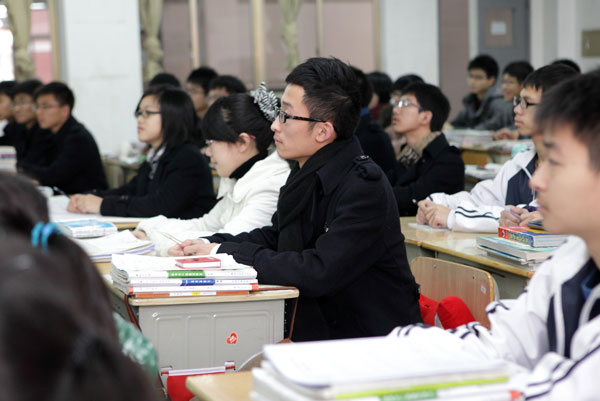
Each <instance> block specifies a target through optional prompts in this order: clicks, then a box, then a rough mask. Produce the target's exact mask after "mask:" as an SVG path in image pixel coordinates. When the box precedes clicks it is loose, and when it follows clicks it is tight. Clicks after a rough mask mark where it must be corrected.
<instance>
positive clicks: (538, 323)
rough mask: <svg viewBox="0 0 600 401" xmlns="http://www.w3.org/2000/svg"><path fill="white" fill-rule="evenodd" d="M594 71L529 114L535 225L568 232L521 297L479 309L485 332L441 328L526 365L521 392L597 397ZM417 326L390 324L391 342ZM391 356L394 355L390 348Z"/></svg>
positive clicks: (597, 95)
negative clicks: (539, 221) (537, 134)
mask: <svg viewBox="0 0 600 401" xmlns="http://www.w3.org/2000/svg"><path fill="white" fill-rule="evenodd" d="M598 104H600V71H598V70H597V71H595V72H592V73H588V74H584V75H582V76H578V77H576V78H573V79H570V80H567V81H566V82H564V83H562V84H560V85H558V86H557V87H556V88H553V89H552V90H551V91H548V92H545V93H544V96H543V98H542V102H541V104H540V105H539V106H538V110H537V112H536V122H537V124H539V127H540V130H541V131H542V132H543V141H544V143H545V145H546V147H547V149H548V153H547V157H546V158H545V159H544V161H543V162H542V163H541V164H540V165H539V167H538V169H537V170H536V172H535V174H534V176H533V178H532V180H531V186H532V187H533V188H534V189H535V190H536V192H537V194H538V201H539V206H540V208H539V210H540V212H541V214H542V216H543V218H544V226H545V227H546V228H547V229H548V230H549V231H551V232H554V233H559V234H571V235H575V236H578V237H579V238H576V237H571V238H570V239H569V240H568V242H567V243H565V244H564V245H563V246H561V247H560V248H559V249H558V250H557V251H556V253H555V254H554V255H553V257H552V259H550V260H548V261H547V262H544V263H543V264H542V265H541V266H540V267H539V268H538V270H537V272H536V274H535V275H534V276H533V278H532V279H531V281H530V282H529V285H528V287H527V289H526V291H524V292H523V293H522V294H521V296H520V297H519V298H518V299H516V300H515V301H512V302H510V303H508V302H505V303H503V302H496V303H492V304H490V305H489V306H488V307H487V313H488V317H489V320H490V322H491V330H490V331H488V330H487V329H485V328H484V327H483V326H481V324H479V323H476V322H475V323H469V324H467V325H465V326H461V327H459V328H457V329H456V330H453V331H451V332H446V333H442V337H443V336H459V337H460V338H461V339H462V340H463V341H464V348H465V349H466V350H469V351H470V352H472V353H474V354H477V355H480V356H483V357H488V358H501V359H504V360H507V361H510V362H513V363H516V364H517V365H520V366H521V367H523V368H525V369H526V370H527V373H525V374H522V375H520V376H518V377H516V378H515V382H516V383H520V386H521V389H522V390H523V392H524V395H525V399H527V400H530V399H531V400H534V399H535V400H540V401H550V400H556V401H559V400H560V401H563V400H597V399H598V395H599V394H600V383H599V382H598V371H599V370H600V270H599V266H600V113H598V109H597V105H598ZM422 330H439V329H437V328H434V327H429V328H423V327H414V326H407V327H402V328H399V329H396V330H395V331H394V332H393V333H392V335H397V336H398V337H399V338H398V341H411V338H412V337H418V336H419V335H420V333H422ZM399 357H401V356H399Z"/></svg>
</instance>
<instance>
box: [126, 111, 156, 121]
mask: <svg viewBox="0 0 600 401" xmlns="http://www.w3.org/2000/svg"><path fill="white" fill-rule="evenodd" d="M152 114H160V111H151V110H136V111H134V112H133V115H134V116H135V118H138V117H140V116H142V118H143V119H144V120H145V119H147V118H148V117H150V116H151V115H152Z"/></svg>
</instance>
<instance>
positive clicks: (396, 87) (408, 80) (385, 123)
mask: <svg viewBox="0 0 600 401" xmlns="http://www.w3.org/2000/svg"><path fill="white" fill-rule="evenodd" d="M416 83H425V81H424V80H423V78H421V77H420V76H418V75H415V74H407V75H402V76H401V77H399V78H398V79H397V80H395V81H394V84H393V85H392V97H391V99H390V101H391V104H390V105H389V106H386V107H384V108H383V110H382V111H381V113H379V119H378V120H377V122H378V123H379V124H380V125H381V126H382V127H383V128H384V129H385V132H386V134H388V136H389V137H390V140H391V141H392V147H393V148H394V154H395V155H396V159H397V158H398V157H400V150H401V149H402V145H404V144H405V143H406V138H405V137H404V136H403V135H402V134H399V133H397V132H396V131H395V130H394V127H393V126H392V115H393V112H394V105H396V104H398V102H399V101H400V98H401V97H402V94H403V93H404V89H406V88H407V87H408V86H409V85H411V84H416Z"/></svg>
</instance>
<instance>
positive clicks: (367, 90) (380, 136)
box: [350, 67, 396, 172]
mask: <svg viewBox="0 0 600 401" xmlns="http://www.w3.org/2000/svg"><path fill="white" fill-rule="evenodd" d="M350 68H352V70H353V71H354V74H356V77H357V79H358V85H359V88H360V98H361V101H360V106H361V108H360V120H359V121H358V127H356V132H355V135H356V137H357V138H358V141H359V142H360V146H361V147H362V149H363V151H364V153H365V155H367V156H369V157H370V158H371V159H373V161H374V162H375V163H377V164H378V165H379V167H381V169H382V170H383V171H384V172H385V171H389V170H391V169H393V168H394V166H395V165H396V155H395V153H394V148H393V147H392V142H391V141H390V138H389V136H387V134H386V133H385V131H384V130H383V128H381V126H380V125H379V124H377V123H376V122H375V121H374V120H373V118H372V117H371V113H370V111H369V102H370V101H371V97H372V96H373V85H372V84H371V82H370V81H369V80H368V79H367V76H366V75H365V73H364V72H362V71H361V70H359V69H358V68H356V67H350Z"/></svg>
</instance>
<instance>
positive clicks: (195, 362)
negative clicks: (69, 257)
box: [97, 263, 299, 369]
mask: <svg viewBox="0 0 600 401" xmlns="http://www.w3.org/2000/svg"><path fill="white" fill-rule="evenodd" d="M97 266H98V269H99V270H100V273H101V274H103V275H106V274H108V273H109V272H110V263H98V264H97ZM108 289H109V296H110V301H111V305H112V306H113V309H114V310H115V311H117V312H118V313H119V314H121V315H122V316H123V317H124V318H125V319H126V320H128V321H129V320H132V317H131V316H130V313H129V312H130V311H131V313H132V314H133V319H135V320H136V321H137V323H138V324H139V326H140V329H141V330H142V333H144V334H145V335H146V337H148V339H149V340H150V341H151V342H152V344H154V346H155V348H156V350H157V352H158V363H159V366H160V367H164V366H168V365H171V366H173V368H174V369H191V368H203V367H214V366H221V365H223V363H224V362H227V361H234V362H235V366H236V367H239V366H241V365H242V363H244V362H245V361H246V360H247V359H248V358H250V357H251V356H252V355H254V354H256V353H257V352H259V351H261V350H262V346H263V345H264V344H272V343H276V342H278V341H281V340H283V338H284V327H285V326H286V325H288V324H289V322H287V321H286V319H287V318H288V317H287V316H285V315H286V313H285V309H286V308H285V301H286V300H287V299H290V300H291V299H294V298H297V297H298V294H299V291H298V290H296V289H289V290H276V291H257V292H251V293H250V294H248V295H219V296H199V297H177V298H166V297H165V298H150V299H136V298H128V299H127V302H128V306H127V305H126V304H125V294H123V292H121V291H119V290H117V289H116V288H114V287H113V286H112V285H111V284H110V283H108Z"/></svg>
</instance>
